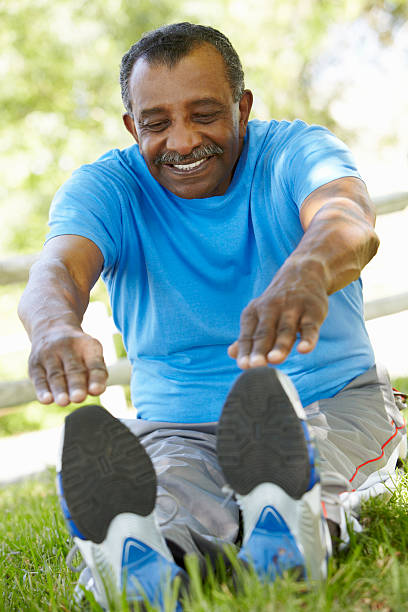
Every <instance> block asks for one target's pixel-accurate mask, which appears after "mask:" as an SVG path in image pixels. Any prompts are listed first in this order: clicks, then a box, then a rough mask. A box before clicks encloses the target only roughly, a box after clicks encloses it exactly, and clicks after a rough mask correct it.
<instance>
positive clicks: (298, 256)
mask: <svg viewBox="0 0 408 612" xmlns="http://www.w3.org/2000/svg"><path fill="white" fill-rule="evenodd" d="M378 245H379V239H378V236H377V234H376V232H375V230H374V223H373V220H372V219H370V216H369V215H367V214H365V213H364V212H363V211H362V210H361V209H360V208H359V207H357V206H355V207H354V206H353V205H352V203H350V202H348V201H343V202H342V201H341V200H339V201H338V202H337V203H336V204H335V205H333V203H328V205H327V206H323V207H322V208H321V209H320V210H319V211H318V212H317V213H316V215H315V216H314V217H313V219H312V221H311V222H310V224H309V226H308V228H307V230H306V232H305V235H304V237H303V239H302V240H301V242H300V243H299V245H298V247H297V248H296V249H295V251H294V252H293V253H292V255H291V256H290V257H288V259H287V260H286V262H285V264H284V265H283V266H282V268H281V270H280V271H279V273H281V274H282V273H285V271H287V270H288V269H289V268H292V267H293V268H295V269H298V270H299V273H301V274H304V275H305V276H308V275H314V274H316V275H318V277H319V278H320V279H321V281H322V283H324V288H325V290H326V293H327V295H331V294H332V293H334V292H336V291H338V290H339V289H342V288H343V287H345V286H346V285H348V284H349V283H351V282H352V281H354V280H356V279H358V278H359V276H360V274H361V271H362V269H363V268H364V266H365V265H366V264H367V263H368V262H369V261H370V260H371V259H372V257H374V255H375V254H376V252H377V249H378ZM279 273H278V274H279Z"/></svg>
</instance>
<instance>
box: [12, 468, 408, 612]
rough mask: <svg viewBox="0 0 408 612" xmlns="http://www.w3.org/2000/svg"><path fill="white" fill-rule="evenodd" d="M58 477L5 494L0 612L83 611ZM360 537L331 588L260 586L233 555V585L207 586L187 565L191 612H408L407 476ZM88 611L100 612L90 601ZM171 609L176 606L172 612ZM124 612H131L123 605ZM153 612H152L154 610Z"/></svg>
mask: <svg viewBox="0 0 408 612" xmlns="http://www.w3.org/2000/svg"><path fill="white" fill-rule="evenodd" d="M54 478H55V472H54V471H53V470H49V471H48V472H46V473H44V474H43V475H41V476H40V477H38V478H36V479H31V480H27V481H26V482H24V483H20V484H16V485H12V486H9V487H7V488H5V489H0V512H1V514H2V517H3V520H2V522H1V523H0V561H1V564H0V609H1V610H4V611H6V612H11V611H14V610H30V611H31V610H35V611H39V612H40V611H43V610H65V611H68V610H70V611H72V612H77V611H78V610H79V608H78V606H77V605H76V604H75V603H74V602H73V601H72V592H73V588H74V584H75V582H76V579H77V575H76V574H73V573H72V572H71V571H70V570H68V569H67V567H66V564H65V557H66V555H67V553H68V550H69V548H70V546H71V541H70V538H69V536H68V533H67V531H66V528H65V525H64V523H63V520H62V515H61V512H60V510H59V507H58V499H57V496H56V494H55V489H54ZM363 523H364V526H365V530H364V532H363V533H362V534H353V535H352V538H351V546H350V548H349V549H348V550H347V551H346V552H343V553H341V554H340V555H339V556H338V557H337V558H335V559H332V560H331V563H330V568H329V576H328V579H327V581H326V582H325V583H324V584H321V585H310V584H307V583H305V582H303V581H296V580H295V579H294V578H293V577H291V576H289V575H285V576H284V577H283V578H281V579H279V580H277V581H276V582H275V583H274V584H262V583H260V582H259V580H258V579H257V577H256V576H255V575H254V573H253V572H252V571H247V570H243V569H242V568H241V567H240V566H239V565H238V564H237V562H236V560H235V558H234V556H233V555H232V556H231V559H232V562H233V573H234V574H235V578H234V579H233V578H232V575H231V572H228V571H226V570H225V568H223V566H222V564H220V566H219V568H218V570H217V571H216V572H214V571H213V570H210V571H209V576H208V579H207V581H206V582H205V583H204V584H203V583H202V580H201V578H200V575H199V570H198V564H197V563H196V561H195V560H194V558H190V559H189V560H188V570H189V574H190V582H191V588H190V592H189V594H188V595H186V596H185V597H184V601H183V609H184V611H185V612H213V611H215V610H216V611H217V612H236V611H237V610H239V611H240V612H292V611H293V612H295V611H299V612H300V611H304V612H328V611H329V610H330V611H331V612H340V611H341V612H344V611H350V612H351V611H353V612H355V611H361V612H363V611H367V612H368V611H370V610H383V611H384V612H385V611H391V610H392V612H403V611H405V610H406V609H407V608H406V602H407V601H408V583H407V581H406V579H405V576H406V573H407V571H408V535H407V534H408V477H407V475H406V474H405V475H404V474H403V475H402V480H401V482H400V484H399V486H398V489H397V491H396V492H395V493H394V494H393V495H392V497H391V499H390V500H389V501H386V500H385V499H382V498H375V499H372V500H370V501H369V502H367V503H366V504H365V506H364V508H363ZM87 599H88V602H87V604H86V608H85V609H88V610H94V611H95V612H96V611H98V612H100V611H101V608H100V607H99V606H98V605H97V604H96V603H95V601H94V600H93V598H92V597H90V596H88V598H87ZM168 609H169V610H170V609H171V607H169V608H168ZM122 610H123V611H125V610H126V611H127V610H129V607H128V605H127V604H125V603H124V605H123V608H122ZM148 610H149V611H152V610H153V608H152V607H151V606H149V607H148Z"/></svg>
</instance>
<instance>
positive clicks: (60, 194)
mask: <svg viewBox="0 0 408 612" xmlns="http://www.w3.org/2000/svg"><path fill="white" fill-rule="evenodd" d="M49 227H50V231H49V232H48V234H47V237H46V241H48V240H50V239H51V238H54V237H55V236H61V235H66V234H73V235H77V236H83V237H84V238H88V239H89V240H92V242H94V243H95V244H96V245H97V246H98V247H99V249H100V250H101V252H102V255H103V258H104V272H105V273H106V272H108V271H109V270H110V269H112V268H114V267H115V265H116V263H117V260H118V258H119V256H120V246H121V242H122V240H121V238H122V221H121V201H120V192H119V190H118V189H117V187H116V186H115V185H114V183H113V182H112V180H110V178H109V177H107V176H106V174H105V173H103V172H102V171H101V170H99V169H98V166H97V164H92V165H86V166H82V167H81V168H79V169H78V170H76V171H75V172H74V173H73V175H72V176H71V178H70V179H68V181H67V182H66V183H64V185H62V187H61V188H60V189H59V190H58V191H57V193H56V194H55V197H54V199H53V201H52V204H51V208H50V215H49Z"/></svg>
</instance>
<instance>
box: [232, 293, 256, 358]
mask: <svg viewBox="0 0 408 612" xmlns="http://www.w3.org/2000/svg"><path fill="white" fill-rule="evenodd" d="M257 324H258V316H257V313H256V310H255V308H254V307H253V306H252V304H249V305H248V306H247V307H246V308H245V310H243V312H242V315H241V332H240V335H239V338H238V354H237V358H236V359H237V364H238V367H239V368H241V369H242V370H246V369H248V368H249V367H250V362H249V355H250V353H251V350H252V342H253V334H254V331H255V329H256V327H257Z"/></svg>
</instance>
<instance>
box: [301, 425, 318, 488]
mask: <svg viewBox="0 0 408 612" xmlns="http://www.w3.org/2000/svg"><path fill="white" fill-rule="evenodd" d="M301 423H302V427H303V432H304V434H305V438H306V443H307V452H308V455H309V464H310V478H309V484H308V486H307V491H310V489H313V487H314V486H315V484H316V483H317V482H320V475H319V472H318V470H317V468H316V447H315V446H314V444H313V443H312V441H311V439H310V433H309V428H308V426H307V425H306V423H305V421H301Z"/></svg>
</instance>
